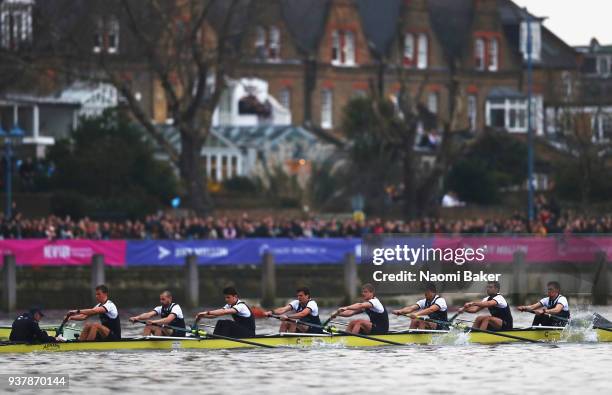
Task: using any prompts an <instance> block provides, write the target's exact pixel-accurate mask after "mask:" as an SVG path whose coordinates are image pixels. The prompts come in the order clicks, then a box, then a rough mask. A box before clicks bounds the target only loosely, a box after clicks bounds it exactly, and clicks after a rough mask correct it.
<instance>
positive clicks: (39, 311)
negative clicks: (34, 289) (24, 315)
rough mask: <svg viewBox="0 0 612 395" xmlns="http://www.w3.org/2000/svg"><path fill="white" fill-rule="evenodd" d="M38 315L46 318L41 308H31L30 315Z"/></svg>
mask: <svg viewBox="0 0 612 395" xmlns="http://www.w3.org/2000/svg"><path fill="white" fill-rule="evenodd" d="M36 313H38V314H40V316H41V317H44V316H45V315H44V314H43V312H42V309H41V308H40V307H38V306H36V307H32V308H30V314H32V315H34V314H36Z"/></svg>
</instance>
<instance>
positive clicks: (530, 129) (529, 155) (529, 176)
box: [525, 9, 534, 221]
mask: <svg viewBox="0 0 612 395" xmlns="http://www.w3.org/2000/svg"><path fill="white" fill-rule="evenodd" d="M525 12H526V13H527V180H528V187H527V188H528V194H527V214H528V218H529V221H532V220H533V218H534V205H533V195H534V185H533V124H532V122H531V114H532V110H531V104H532V102H531V98H532V95H533V58H532V51H533V41H532V40H533V37H532V34H531V21H532V18H531V15H530V14H529V12H527V10H526V9H525Z"/></svg>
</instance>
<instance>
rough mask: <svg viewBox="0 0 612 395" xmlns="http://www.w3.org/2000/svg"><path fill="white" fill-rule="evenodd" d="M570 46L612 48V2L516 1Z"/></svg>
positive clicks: (574, 0)
mask: <svg viewBox="0 0 612 395" xmlns="http://www.w3.org/2000/svg"><path fill="white" fill-rule="evenodd" d="M513 1H514V2H515V3H516V4H518V5H520V6H521V7H527V9H528V10H529V11H530V12H531V13H532V14H533V15H536V16H540V17H548V19H546V20H545V21H544V25H545V26H546V27H547V28H548V29H549V30H552V32H553V33H555V34H556V35H557V36H559V37H561V38H562V39H563V40H564V41H565V42H567V43H568V44H570V45H573V46H574V45H588V43H589V42H590V41H591V38H593V37H596V38H597V39H598V40H599V42H600V43H601V44H612V23H611V22H612V0H513Z"/></svg>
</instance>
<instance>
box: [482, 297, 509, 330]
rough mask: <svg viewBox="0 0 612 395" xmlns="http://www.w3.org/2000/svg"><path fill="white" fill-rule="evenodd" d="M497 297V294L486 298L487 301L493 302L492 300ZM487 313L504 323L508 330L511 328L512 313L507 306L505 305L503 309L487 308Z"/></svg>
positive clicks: (496, 307)
mask: <svg viewBox="0 0 612 395" xmlns="http://www.w3.org/2000/svg"><path fill="white" fill-rule="evenodd" d="M497 295H499V294H496V295H493V296H489V297H488V298H487V301H490V300H493V298H495V297H496V296H497ZM489 313H490V314H491V316H493V317H497V318H499V319H500V320H502V321H504V322H505V323H506V325H507V326H508V327H509V328H512V326H513V322H512V312H511V311H510V305H509V304H506V307H504V308H501V307H498V306H497V305H495V306H493V307H489Z"/></svg>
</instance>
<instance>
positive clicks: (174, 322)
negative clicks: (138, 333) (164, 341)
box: [130, 291, 186, 337]
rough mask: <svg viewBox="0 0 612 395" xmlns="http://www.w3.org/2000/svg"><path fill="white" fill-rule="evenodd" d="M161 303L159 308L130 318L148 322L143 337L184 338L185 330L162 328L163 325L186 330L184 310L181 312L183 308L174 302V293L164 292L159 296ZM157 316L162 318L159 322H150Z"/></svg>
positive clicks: (132, 320)
mask: <svg viewBox="0 0 612 395" xmlns="http://www.w3.org/2000/svg"><path fill="white" fill-rule="evenodd" d="M159 303H160V306H157V307H156V308H154V309H153V310H151V311H149V312H147V313H142V314H140V315H137V316H134V317H130V321H131V322H136V321H142V320H146V321H147V326H145V328H144V330H143V333H142V334H143V336H149V335H155V336H176V337H184V336H185V333H186V331H184V330H175V329H172V328H164V327H162V326H163V325H170V326H174V327H177V328H182V329H185V318H184V317H183V310H181V306H179V305H178V304H177V303H173V302H172V293H171V292H170V291H164V292H162V293H161V294H160V295H159ZM155 316H160V317H161V318H160V319H158V320H150V318H152V317H155Z"/></svg>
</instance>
